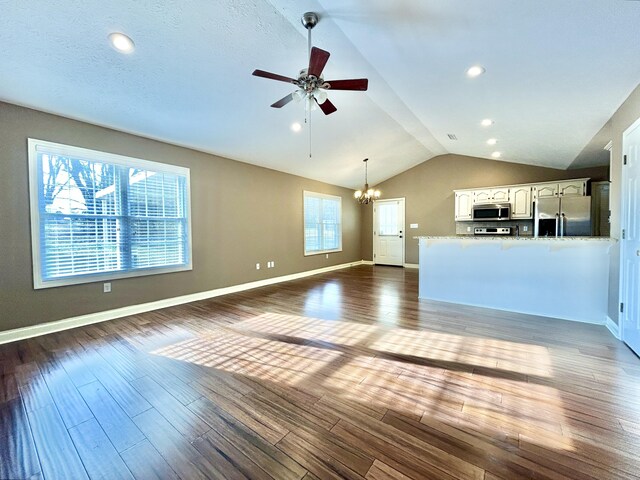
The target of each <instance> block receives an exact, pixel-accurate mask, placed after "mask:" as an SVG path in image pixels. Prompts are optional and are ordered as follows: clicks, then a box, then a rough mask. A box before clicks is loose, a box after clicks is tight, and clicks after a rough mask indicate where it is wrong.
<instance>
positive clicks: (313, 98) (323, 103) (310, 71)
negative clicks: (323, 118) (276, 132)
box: [253, 12, 369, 115]
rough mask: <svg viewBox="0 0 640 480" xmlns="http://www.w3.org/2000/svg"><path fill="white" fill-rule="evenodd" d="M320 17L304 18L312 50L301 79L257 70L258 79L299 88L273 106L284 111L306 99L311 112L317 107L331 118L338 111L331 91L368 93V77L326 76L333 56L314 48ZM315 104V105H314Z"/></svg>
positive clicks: (305, 15) (304, 16) (309, 13)
mask: <svg viewBox="0 0 640 480" xmlns="http://www.w3.org/2000/svg"><path fill="white" fill-rule="evenodd" d="M318 20H319V17H318V15H317V14H316V13H314V12H307V13H305V14H304V15H303V16H302V25H304V27H305V28H306V29H307V44H308V49H309V66H308V67H307V68H304V69H302V70H301V71H300V74H299V75H298V78H290V77H285V76H284V75H278V74H276V73H271V72H265V71H264V70H254V72H253V75H255V76H256V77H263V78H269V79H271V80H278V81H280V82H286V83H291V84H293V85H295V86H296V87H298V88H297V89H296V90H295V91H293V92H292V93H290V94H289V95H287V96H286V97H283V98H281V99H280V100H278V101H277V102H275V103H274V104H272V105H271V106H272V107H273V108H282V107H284V106H285V105H286V104H287V103H289V102H291V101H292V100H297V101H300V100H303V99H305V100H306V102H307V108H308V110H311V109H312V107H315V104H317V105H318V106H319V107H320V109H321V110H322V111H323V112H324V114H325V115H330V114H331V113H333V112H335V111H336V110H337V108H336V107H335V105H334V104H333V103H331V101H330V100H329V99H328V98H327V91H328V90H360V91H365V90H367V88H368V86H369V80H367V79H366V78H356V79H349V80H325V79H324V78H323V76H322V70H324V67H325V65H326V64H327V61H328V60H329V56H330V55H331V54H330V53H329V52H327V51H326V50H322V49H320V48H318V47H312V46H311V29H312V28H313V27H315V26H316V25H317V24H318ZM314 102H315V104H314Z"/></svg>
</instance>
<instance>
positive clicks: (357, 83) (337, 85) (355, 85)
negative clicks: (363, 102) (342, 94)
mask: <svg viewBox="0 0 640 480" xmlns="http://www.w3.org/2000/svg"><path fill="white" fill-rule="evenodd" d="M325 83H328V84H329V88H330V89H331V90H360V91H365V90H366V89H367V88H369V80H368V79H366V78H354V79H351V80H327V81H326V82H325Z"/></svg>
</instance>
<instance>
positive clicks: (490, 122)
mask: <svg viewBox="0 0 640 480" xmlns="http://www.w3.org/2000/svg"><path fill="white" fill-rule="evenodd" d="M480 125H482V126H483V127H490V126H491V125H493V120H491V119H490V118H485V119H484V120H482V121H481V122H480Z"/></svg>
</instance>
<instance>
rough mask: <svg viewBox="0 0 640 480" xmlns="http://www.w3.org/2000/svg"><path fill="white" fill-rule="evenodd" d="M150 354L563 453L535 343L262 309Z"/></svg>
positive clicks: (555, 397)
mask: <svg viewBox="0 0 640 480" xmlns="http://www.w3.org/2000/svg"><path fill="white" fill-rule="evenodd" d="M310 342H314V343H310ZM151 353H152V354H155V355H161V356H164V357H167V358H172V359H175V360H180V361H187V362H191V363H195V364H198V365H202V366H205V367H210V368H215V369H218V370H222V371H225V372H230V373H236V374H241V375H246V376H249V377H252V378H255V379H258V380H264V381H270V382H276V383H278V384H280V385H284V386H290V387H295V388H296V389H300V390H302V391H306V392H308V393H311V394H313V395H323V394H329V395H332V396H334V397H337V398H342V399H345V400H349V401H353V402H358V403H360V404H362V405H365V406H367V407H369V408H371V409H373V410H377V411H381V412H384V411H386V409H393V410H396V411H399V412H401V413H403V414H406V415H408V416H410V417H412V418H414V419H416V420H417V421H422V422H423V423H428V422H429V421H432V420H437V421H443V422H446V423H447V424H451V425H455V424H458V425H463V426H465V428H468V429H471V430H476V431H478V432H480V433H482V435H487V436H497V437H499V438H502V439H503V440H506V441H509V442H516V443H517V442H518V441H519V438H520V435H526V437H527V441H529V442H531V441H533V442H536V441H537V440H535V439H539V442H538V444H539V445H540V446H543V447H545V446H546V447H552V445H551V444H553V448H562V449H563V450H572V449H573V446H572V442H571V440H570V439H569V438H567V437H563V436H562V427H561V425H562V423H563V421H564V415H563V405H562V400H561V398H560V395H559V394H558V392H557V391H556V389H555V388H552V387H550V386H548V385H543V384H536V383H535V380H537V379H538V380H539V381H540V382H541V383H544V382H548V380H546V379H548V378H549V377H551V376H552V368H551V364H550V357H549V351H548V350H547V349H546V348H544V347H541V346H538V345H532V344H525V343H516V342H508V341H504V340H496V339H490V338H481V337H466V336H461V335H453V334H449V333H440V332H429V331H420V330H410V329H403V328H397V327H390V326H377V325H367V324H360V323H356V322H344V321H332V320H320V319H314V318H307V317H299V316H292V315H282V314H275V313H265V314H262V315H259V316H256V317H254V318H251V319H249V320H246V321H242V322H239V323H236V324H234V325H232V326H230V327H228V328H220V329H218V330H216V331H213V333H209V334H207V335H206V336H201V337H198V338H195V339H189V340H185V341H182V342H179V343H176V344H173V345H170V346H166V347H162V348H158V349H156V350H154V351H152V352H151ZM543 379H544V382H543ZM529 380H531V381H530V382H529ZM514 392H515V393H516V394H515V395H514ZM514 399H519V401H516V402H514ZM531 439H534V440H531Z"/></svg>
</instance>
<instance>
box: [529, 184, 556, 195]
mask: <svg viewBox="0 0 640 480" xmlns="http://www.w3.org/2000/svg"><path fill="white" fill-rule="evenodd" d="M533 191H534V192H535V198H549V197H557V196H558V184H557V183H547V184H542V185H536V186H535V187H533Z"/></svg>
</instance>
